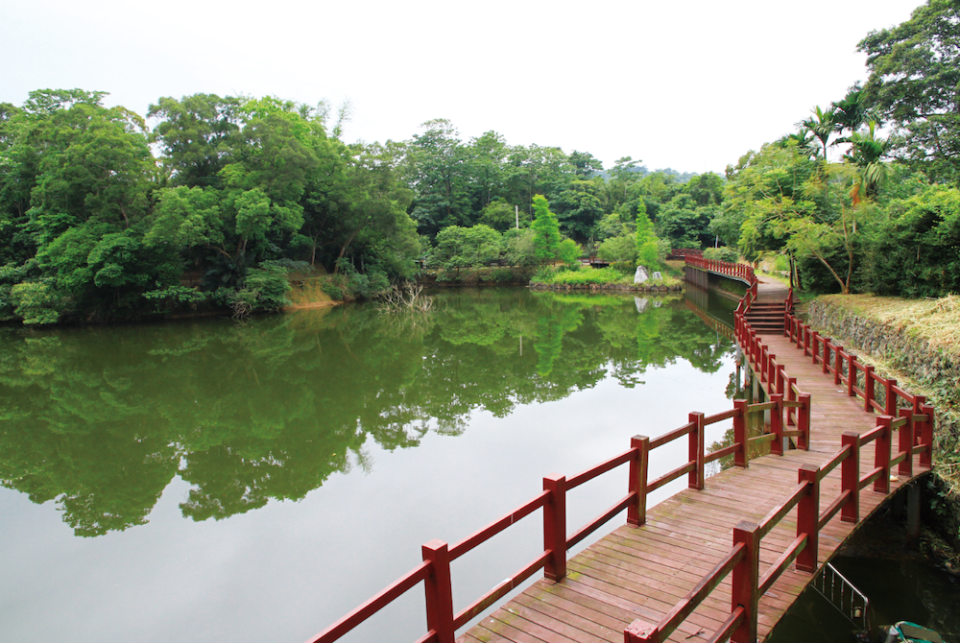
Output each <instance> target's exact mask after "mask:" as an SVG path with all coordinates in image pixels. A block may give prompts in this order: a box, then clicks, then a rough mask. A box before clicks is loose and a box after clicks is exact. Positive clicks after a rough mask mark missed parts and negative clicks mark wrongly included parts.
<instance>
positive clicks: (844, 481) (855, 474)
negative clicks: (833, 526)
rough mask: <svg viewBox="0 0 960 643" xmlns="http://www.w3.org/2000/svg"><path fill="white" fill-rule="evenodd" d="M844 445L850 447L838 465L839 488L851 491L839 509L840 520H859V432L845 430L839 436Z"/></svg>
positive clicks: (853, 521) (842, 490)
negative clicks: (844, 458)
mask: <svg viewBox="0 0 960 643" xmlns="http://www.w3.org/2000/svg"><path fill="white" fill-rule="evenodd" d="M840 443H841V444H842V445H843V446H844V447H850V455H848V456H847V459H846V460H844V461H843V463H842V464H841V465H840V467H841V469H840V490H841V492H846V491H849V492H851V495H850V499H849V500H847V504H845V505H844V506H843V509H841V510H840V520H841V521H843V522H852V523H857V522H860V434H859V433H857V432H856V431H846V432H845V433H844V434H843V435H842V436H841V437H840Z"/></svg>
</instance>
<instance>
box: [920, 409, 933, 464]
mask: <svg viewBox="0 0 960 643" xmlns="http://www.w3.org/2000/svg"><path fill="white" fill-rule="evenodd" d="M920 409H921V411H922V412H923V414H924V415H926V416H927V420H926V421H925V422H924V423H923V428H922V429H921V431H920V441H921V442H920V443H921V444H925V445H927V446H926V448H925V449H924V450H923V451H921V452H920V466H921V467H926V468H927V469H930V468H931V467H933V406H931V405H930V404H924V405H922V406H921V407H920Z"/></svg>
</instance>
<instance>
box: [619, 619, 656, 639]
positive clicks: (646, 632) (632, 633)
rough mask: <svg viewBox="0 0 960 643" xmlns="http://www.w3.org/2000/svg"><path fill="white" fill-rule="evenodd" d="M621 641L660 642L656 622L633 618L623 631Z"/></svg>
mask: <svg viewBox="0 0 960 643" xmlns="http://www.w3.org/2000/svg"><path fill="white" fill-rule="evenodd" d="M623 643H662V641H661V636H660V630H659V629H658V628H657V624H656V623H647V622H646V621H642V620H640V619H637V620H635V621H634V622H633V623H630V625H628V626H627V629H625V630H624V631H623Z"/></svg>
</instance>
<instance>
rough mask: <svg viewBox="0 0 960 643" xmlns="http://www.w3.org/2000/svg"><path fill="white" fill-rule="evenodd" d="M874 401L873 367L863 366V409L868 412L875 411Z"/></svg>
mask: <svg viewBox="0 0 960 643" xmlns="http://www.w3.org/2000/svg"><path fill="white" fill-rule="evenodd" d="M872 402H873V367H872V366H864V367H863V410H864V411H865V412H866V413H870V412H872V411H873V409H872V408H871V403H872Z"/></svg>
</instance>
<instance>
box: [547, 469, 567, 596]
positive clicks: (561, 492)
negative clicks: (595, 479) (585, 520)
mask: <svg viewBox="0 0 960 643" xmlns="http://www.w3.org/2000/svg"><path fill="white" fill-rule="evenodd" d="M543 490H544V491H549V492H550V499H549V500H548V501H547V503H546V504H545V505H544V506H543V550H544V551H548V552H550V555H549V556H548V557H547V561H546V564H545V565H544V566H543V575H544V576H546V577H547V578H549V579H550V580H553V581H559V580H561V579H562V578H563V577H564V576H566V575H567V478H566V477H565V476H559V475H556V474H553V475H549V476H546V477H545V478H544V479H543Z"/></svg>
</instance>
